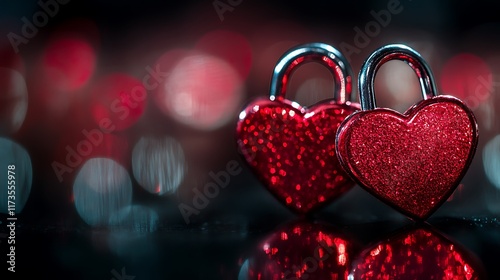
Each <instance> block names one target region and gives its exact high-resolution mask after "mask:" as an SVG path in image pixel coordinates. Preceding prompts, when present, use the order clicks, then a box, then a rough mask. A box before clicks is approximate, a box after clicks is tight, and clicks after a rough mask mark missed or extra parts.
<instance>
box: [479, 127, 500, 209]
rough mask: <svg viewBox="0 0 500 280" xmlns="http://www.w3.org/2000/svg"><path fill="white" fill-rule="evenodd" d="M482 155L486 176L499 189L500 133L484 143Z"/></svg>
mask: <svg viewBox="0 0 500 280" xmlns="http://www.w3.org/2000/svg"><path fill="white" fill-rule="evenodd" d="M482 156H483V166H484V171H485V173H486V177H487V178H488V180H489V181H490V182H491V183H492V184H493V185H494V186H495V187H496V188H497V189H500V135H497V136H495V137H494V138H493V139H491V140H489V141H488V143H486V145H485V146H484V148H483V155H482ZM499 202H500V201H499Z"/></svg>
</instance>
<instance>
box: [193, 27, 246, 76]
mask: <svg viewBox="0 0 500 280" xmlns="http://www.w3.org/2000/svg"><path fill="white" fill-rule="evenodd" d="M195 49H196V50H199V51H201V52H204V53H206V54H209V55H213V56H216V57H218V58H220V59H222V60H224V61H226V62H227V63H229V64H230V65H231V66H232V67H233V68H234V69H235V70H236V71H237V72H238V73H239V74H240V77H241V79H243V80H245V79H246V78H247V77H248V74H249V73H250V69H251V67H252V49H251V46H250V43H249V42H248V40H247V39H246V38H245V37H244V36H243V35H241V34H239V33H236V32H232V31H227V30H215V31H211V32H208V33H206V34H205V35H203V36H202V37H201V38H200V39H199V40H198V42H197V44H196V46H195Z"/></svg>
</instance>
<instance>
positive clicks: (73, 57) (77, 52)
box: [40, 38, 96, 91]
mask: <svg viewBox="0 0 500 280" xmlns="http://www.w3.org/2000/svg"><path fill="white" fill-rule="evenodd" d="M42 61H43V62H42V69H41V71H42V72H41V73H40V74H41V75H43V77H44V81H45V82H46V83H49V84H50V85H51V88H52V89H53V90H59V91H74V90H77V89H79V88H81V87H82V86H83V85H85V84H86V83H87V82H88V81H89V79H90V77H91V76H92V74H93V73H94V69H95V65H96V54H95V51H94V49H93V48H92V46H91V45H90V44H89V43H88V42H86V41H84V40H82V39H76V38H61V39H57V40H53V41H52V42H50V43H49V44H48V46H47V48H46V49H45V51H44V53H43V58H42Z"/></svg>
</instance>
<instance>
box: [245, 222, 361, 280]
mask: <svg viewBox="0 0 500 280" xmlns="http://www.w3.org/2000/svg"><path fill="white" fill-rule="evenodd" d="M352 247H353V245H352V242H351V241H349V240H347V239H346V238H345V237H344V236H342V235H341V234H339V233H337V232H336V231H335V230H332V229H331V228H330V227H328V226H325V225H321V224H310V223H305V222H304V223H300V222H299V223H295V224H292V225H288V226H284V227H282V228H281V229H279V230H277V231H275V232H274V233H272V234H271V235H270V236H269V237H268V238H267V239H266V240H265V241H264V242H261V243H260V244H259V248H257V250H256V252H255V253H254V255H252V256H251V257H250V258H249V266H248V278H245V279H249V280H250V279H252V280H253V279H255V280H257V279H258V280H264V279H271V280H278V279H308V280H314V279H318V280H328V279H330V280H331V279H339V280H340V279H347V276H348V275H349V270H350V269H351V266H350V265H351V262H352V258H353V248H352Z"/></svg>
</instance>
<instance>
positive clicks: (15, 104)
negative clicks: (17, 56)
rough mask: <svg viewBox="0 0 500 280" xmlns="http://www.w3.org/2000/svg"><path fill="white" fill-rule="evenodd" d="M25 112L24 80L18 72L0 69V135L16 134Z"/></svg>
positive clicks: (26, 98)
mask: <svg viewBox="0 0 500 280" xmlns="http://www.w3.org/2000/svg"><path fill="white" fill-rule="evenodd" d="M27 110H28V88H27V85H26V80H25V79H24V77H23V76H22V75H21V73H19V72H18V71H16V70H13V69H8V68H3V67H0V135H9V134H11V133H14V132H17V131H18V130H19V128H20V127H21V125H22V124H23V122H24V119H25V117H26V112H27Z"/></svg>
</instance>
